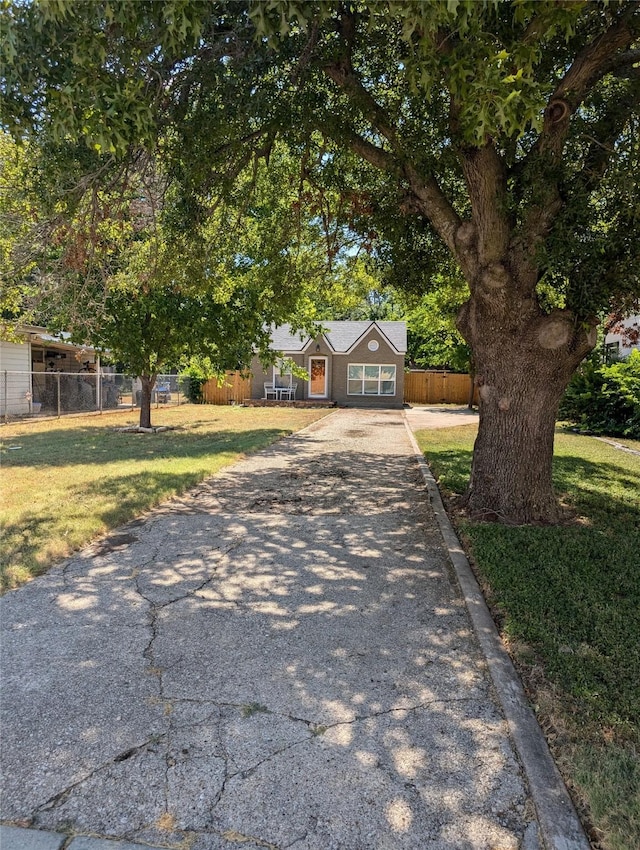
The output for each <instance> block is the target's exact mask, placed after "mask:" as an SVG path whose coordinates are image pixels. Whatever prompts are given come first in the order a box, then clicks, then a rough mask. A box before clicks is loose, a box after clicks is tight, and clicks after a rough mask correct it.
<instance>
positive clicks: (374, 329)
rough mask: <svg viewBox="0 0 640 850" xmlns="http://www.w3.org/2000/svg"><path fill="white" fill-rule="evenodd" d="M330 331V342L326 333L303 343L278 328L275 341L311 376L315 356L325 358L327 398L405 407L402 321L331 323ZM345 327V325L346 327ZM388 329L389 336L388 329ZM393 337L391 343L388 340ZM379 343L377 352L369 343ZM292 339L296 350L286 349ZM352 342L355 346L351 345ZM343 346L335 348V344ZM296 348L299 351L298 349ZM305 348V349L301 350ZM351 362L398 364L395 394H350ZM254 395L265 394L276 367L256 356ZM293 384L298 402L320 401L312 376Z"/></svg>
mask: <svg viewBox="0 0 640 850" xmlns="http://www.w3.org/2000/svg"><path fill="white" fill-rule="evenodd" d="M328 324H330V325H331V327H330V328H329V330H328V337H329V342H328V341H327V339H326V338H325V336H324V335H323V334H321V335H320V336H318V337H316V339H314V340H307V341H306V342H300V341H299V340H298V339H295V338H293V337H291V336H289V335H288V334H287V333H286V331H282V330H279V331H278V334H277V336H276V340H278V341H280V344H281V345H282V350H283V354H284V356H286V357H288V358H289V359H291V360H293V361H294V362H295V363H297V364H298V365H299V366H301V367H302V368H304V369H305V371H306V373H307V375H309V370H310V365H311V361H312V359H313V358H314V357H323V358H326V372H327V393H326V398H327V400H329V401H334V402H336V404H339V405H340V406H345V407H379V408H385V407H386V408H389V407H396V408H398V407H402V404H403V394H404V350H399V351H398V350H396V348H395V347H394V346H399V347H400V348H401V349H404V348H405V347H406V328H405V326H404V323H402V322H384V323H381V325H380V326H378V325H377V324H376V323H373V322H345V323H341V322H331V323H328ZM343 326H344V327H343ZM387 331H389V338H387V335H386V332H387ZM389 339H391V343H393V344H391V343H390V342H389ZM373 341H375V342H376V343H377V344H378V348H377V350H376V351H371V350H370V348H369V343H371V342H373ZM287 342H290V344H291V345H292V348H293V349H294V350H286V348H285V346H286V344H287ZM349 342H350V343H351V345H352V348H351V349H350V350H347V351H345V350H344V349H345V348H348V344H349ZM332 344H333V345H335V346H336V347H342V349H343V350H342V351H336V350H334V348H333V347H332ZM295 349H297V350H295ZM300 349H303V350H300ZM350 364H361V365H363V366H367V365H371V366H395V378H396V382H395V393H394V394H393V395H391V394H384V395H373V394H366V395H365V394H362V395H360V394H353V393H351V394H350V393H349V384H348V369H349V365H350ZM252 373H253V377H252V384H251V397H252V398H255V399H259V398H263V397H264V384H265V383H266V382H271V381H273V377H274V368H273V366H268V367H267V368H266V369H265V368H263V367H262V365H261V364H260V362H259V360H258V359H257V358H254V361H253V363H252ZM293 383H295V384H297V385H298V388H297V392H296V399H297V400H298V401H308V400H320V399H319V397H318V396H311V395H310V385H309V379H308V378H307V380H305V379H303V378H297V377H295V376H294V377H293Z"/></svg>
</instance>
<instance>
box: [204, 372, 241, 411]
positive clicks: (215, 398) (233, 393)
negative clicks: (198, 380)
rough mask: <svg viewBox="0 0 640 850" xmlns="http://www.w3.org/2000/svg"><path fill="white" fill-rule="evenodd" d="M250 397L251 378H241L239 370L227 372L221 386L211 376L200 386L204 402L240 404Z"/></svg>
mask: <svg viewBox="0 0 640 850" xmlns="http://www.w3.org/2000/svg"><path fill="white" fill-rule="evenodd" d="M245 398H251V379H250V378H243V377H242V375H241V374H240V372H227V374H226V375H225V378H224V383H223V384H222V386H218V382H217V381H216V379H215V378H211V379H210V380H208V381H207V382H206V383H205V384H203V386H202V400H203V401H204V402H205V403H206V404H231V403H232V402H236V404H242V402H243V401H244V400H245Z"/></svg>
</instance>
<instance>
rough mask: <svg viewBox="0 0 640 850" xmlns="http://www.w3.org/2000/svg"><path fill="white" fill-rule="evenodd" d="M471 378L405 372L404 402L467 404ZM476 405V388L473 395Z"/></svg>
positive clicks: (444, 374) (416, 370)
mask: <svg viewBox="0 0 640 850" xmlns="http://www.w3.org/2000/svg"><path fill="white" fill-rule="evenodd" d="M470 392H471V376H470V375H459V374H457V373H455V372H430V371H424V370H422V369H412V370H411V371H410V372H405V376H404V400H405V402H406V403H408V404H468V403H469V393H470ZM473 401H474V404H477V403H478V388H477V387H476V388H475V390H474V394H473Z"/></svg>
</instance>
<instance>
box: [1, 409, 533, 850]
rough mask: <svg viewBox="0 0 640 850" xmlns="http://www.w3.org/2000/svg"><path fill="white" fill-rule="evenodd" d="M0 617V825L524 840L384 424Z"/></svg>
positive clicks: (420, 517) (500, 842)
mask: <svg viewBox="0 0 640 850" xmlns="http://www.w3.org/2000/svg"><path fill="white" fill-rule="evenodd" d="M1 609H2V610H1V613H2V685H3V700H2V724H3V739H4V740H3V757H2V758H3V770H4V780H3V786H4V787H3V794H2V803H1V809H0V817H1V818H2V820H3V821H4V823H13V824H17V825H22V826H32V827H35V828H40V829H49V830H57V831H61V832H64V833H67V834H83V835H84V834H86V835H92V836H102V837H106V838H118V839H121V840H122V839H126V840H128V841H131V842H139V843H145V844H153V845H154V846H159V847H174V848H175V847H179V848H190V850H231V848H237V847H240V846H241V847H243V848H246V850H258V848H272V850H273V848H277V850H284V848H295V850H331V848H335V850H480V849H481V848H484V850H489V848H491V849H492V850H516V848H519V847H524V846H527V847H534V846H536V842H535V833H536V825H535V823H534V821H533V820H532V819H533V817H534V815H533V811H534V810H533V807H532V805H531V801H530V797H529V792H528V789H527V785H526V782H525V780H524V778H523V773H522V770H521V767H520V765H519V762H518V759H517V757H516V755H515V753H514V749H513V746H512V743H511V740H510V738H509V735H508V733H507V727H506V723H505V720H504V717H503V715H502V712H501V709H500V707H499V704H498V702H497V699H496V696H495V693H494V691H493V688H492V685H491V683H490V679H489V676H488V674H487V670H486V664H485V661H484V657H483V655H482V653H481V652H480V650H479V646H478V644H477V641H476V638H475V636H474V634H473V631H472V628H471V626H470V621H469V618H468V614H467V610H466V608H465V605H464V602H463V599H462V597H461V595H460V591H459V588H458V585H457V583H456V581H455V579H454V577H453V574H452V572H451V566H450V563H449V560H448V558H447V555H446V552H445V550H444V548H443V543H442V539H441V536H440V533H439V531H438V529H437V526H436V525H435V523H434V518H433V513H432V509H431V507H430V504H429V501H428V498H427V497H426V493H425V489H424V483H423V480H422V478H421V475H420V472H419V469H418V467H417V464H416V461H415V457H414V455H413V450H412V447H411V443H410V440H409V436H408V433H407V431H406V428H405V426H404V420H403V416H402V412H400V411H371V410H368V411H354V410H339V411H337V412H335V413H333V414H331V415H330V416H329V417H327V418H326V419H324V420H321V421H320V422H318V423H315V424H314V425H313V426H311V427H310V428H308V429H307V430H306V431H304V432H302V433H300V434H297V435H294V436H292V437H289V438H287V439H285V440H283V441H282V442H280V443H278V444H277V445H275V446H273V447H271V448H270V449H267V450H265V451H263V452H260V453H259V454H256V455H254V456H252V457H250V458H248V459H246V460H244V461H242V462H241V463H238V464H237V465H235V466H234V467H232V468H230V469H228V470H227V471H226V472H225V473H223V474H220V475H218V476H216V477H215V478H212V479H210V480H209V481H207V482H206V483H204V484H202V485H200V486H199V487H197V488H196V489H195V490H193V491H191V492H190V493H189V495H188V496H186V497H185V498H182V499H179V500H175V501H173V502H171V503H168V504H166V505H165V506H163V507H162V508H161V509H158V510H156V511H154V512H153V513H151V514H150V515H149V516H148V517H146V518H144V519H142V520H140V521H138V522H136V523H132V524H131V525H129V526H127V527H125V528H122V529H120V530H119V531H118V532H117V533H114V534H113V535H111V536H110V537H109V538H107V539H105V540H104V541H102V542H101V544H100V545H97V546H95V547H93V548H92V549H87V550H85V551H84V552H82V553H80V554H79V555H78V556H77V557H75V558H73V559H72V560H70V561H68V562H66V563H65V564H63V565H62V566H61V567H59V568H56V569H53V570H52V571H51V572H49V573H48V574H47V575H46V576H44V577H42V578H40V579H37V580H35V581H33V582H32V583H31V584H29V585H27V586H25V587H23V588H22V589H20V590H17V591H14V592H11V593H9V594H7V595H6V596H5V597H4V598H3V599H2V601H1ZM3 850H5V848H3ZM7 850H9V848H7Z"/></svg>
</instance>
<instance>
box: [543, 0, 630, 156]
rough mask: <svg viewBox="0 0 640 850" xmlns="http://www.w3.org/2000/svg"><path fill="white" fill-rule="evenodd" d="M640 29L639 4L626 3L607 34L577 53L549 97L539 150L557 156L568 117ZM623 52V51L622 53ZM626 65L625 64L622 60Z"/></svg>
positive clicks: (567, 123) (566, 132)
mask: <svg viewBox="0 0 640 850" xmlns="http://www.w3.org/2000/svg"><path fill="white" fill-rule="evenodd" d="M638 30H640V6H635V4H630V5H629V6H625V7H624V10H623V12H622V13H621V14H620V15H619V17H618V18H617V19H616V21H615V22H614V23H613V24H612V25H611V26H610V27H609V29H607V30H606V31H605V32H604V33H602V34H601V35H599V36H598V37H597V38H595V39H594V40H593V41H591V42H590V43H589V44H587V45H586V46H585V47H584V48H583V49H582V50H581V51H580V52H579V53H578V55H577V56H576V58H575V60H574V62H573V64H572V65H571V67H570V68H569V69H568V71H567V72H566V74H565V75H564V77H563V78H562V80H561V81H560V82H559V83H558V85H557V86H556V89H555V91H554V92H553V94H552V95H551V97H550V98H549V102H548V104H547V108H546V110H545V118H544V126H543V129H542V133H541V135H540V138H539V140H538V143H537V145H536V148H537V149H538V151H539V152H540V153H549V154H551V156H553V157H554V158H557V157H559V156H560V155H561V153H562V147H563V145H564V142H565V139H566V137H567V134H568V132H569V120H570V118H571V115H573V113H574V112H575V111H576V110H577V109H578V107H579V106H580V104H581V103H582V102H583V101H584V99H585V97H586V96H587V94H588V93H589V91H591V89H592V88H593V86H594V85H595V84H596V83H597V82H598V81H599V80H600V79H602V77H603V76H604V75H605V74H606V73H607V72H608V71H610V70H612V69H613V67H614V66H615V64H616V63H617V61H619V60H620V58H621V53H620V51H625V53H626V51H627V49H628V48H629V47H630V46H631V44H632V43H633V41H634V39H635V38H636V36H637V33H638ZM622 55H624V54H622ZM623 64H624V63H623Z"/></svg>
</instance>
